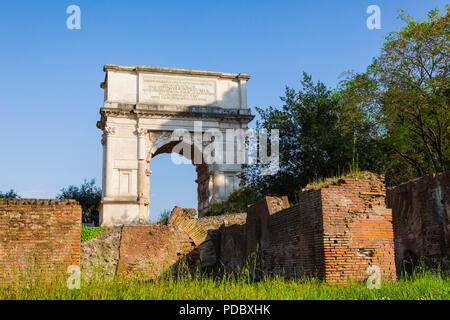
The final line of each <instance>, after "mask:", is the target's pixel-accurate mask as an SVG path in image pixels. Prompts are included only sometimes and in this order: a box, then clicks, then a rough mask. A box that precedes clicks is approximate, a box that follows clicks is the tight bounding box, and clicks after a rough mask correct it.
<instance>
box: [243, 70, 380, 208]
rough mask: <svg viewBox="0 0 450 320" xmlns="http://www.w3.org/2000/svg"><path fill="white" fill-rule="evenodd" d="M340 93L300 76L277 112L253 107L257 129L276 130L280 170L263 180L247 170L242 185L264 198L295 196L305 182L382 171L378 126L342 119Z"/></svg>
mask: <svg viewBox="0 0 450 320" xmlns="http://www.w3.org/2000/svg"><path fill="white" fill-rule="evenodd" d="M341 99H342V97H341V94H340V92H339V91H337V90H335V91H333V90H331V89H329V88H327V87H326V86H325V85H324V84H323V83H322V82H320V81H318V82H317V83H314V82H313V81H312V78H311V76H309V75H307V74H306V73H304V74H303V80H302V81H301V88H300V90H298V91H296V90H294V89H293V88H288V87H287V88H286V91H285V96H284V97H282V98H281V100H282V101H283V106H282V108H280V109H276V108H273V107H268V108H267V109H266V110H263V109H262V108H257V111H258V113H259V114H260V116H261V119H262V122H261V124H260V125H259V124H258V126H260V127H261V128H264V129H267V130H272V129H279V131H280V144H279V145H280V170H279V172H278V173H277V174H276V175H273V176H261V175H260V165H253V166H250V167H248V170H247V172H246V173H245V174H244V176H243V181H244V182H245V184H246V185H247V186H248V187H252V188H254V189H256V190H257V193H258V194H259V195H261V196H264V195H278V196H281V195H288V196H289V198H290V199H291V200H294V201H295V199H296V197H297V193H298V191H299V190H301V188H303V187H304V186H305V185H306V184H308V183H309V182H312V181H314V180H317V179H320V178H323V177H331V176H335V175H339V174H342V173H344V172H346V171H349V170H351V168H352V167H356V164H358V166H359V167H360V168H361V169H363V170H370V171H374V172H381V171H382V168H383V166H382V163H381V161H379V160H380V159H381V151H380V148H379V147H378V145H379V140H378V135H377V128H376V126H375V124H374V123H372V122H371V121H369V120H368V119H366V117H363V116H359V117H356V116H353V117H344V116H343V114H344V111H346V110H345V109H343V108H342V104H341Z"/></svg>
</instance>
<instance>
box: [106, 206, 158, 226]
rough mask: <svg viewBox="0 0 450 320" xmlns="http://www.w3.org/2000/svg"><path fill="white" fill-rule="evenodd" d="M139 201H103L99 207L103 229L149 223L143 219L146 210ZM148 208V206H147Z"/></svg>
mask: <svg viewBox="0 0 450 320" xmlns="http://www.w3.org/2000/svg"><path fill="white" fill-rule="evenodd" d="M141 207H142V204H140V203H139V201H128V200H103V201H102V202H101V204H100V207H99V223H100V226H102V227H108V228H110V227H119V226H123V225H136V224H144V223H148V222H149V219H148V217H147V219H146V220H144V219H143V218H142V212H143V211H144V210H145V209H143V208H141ZM146 207H147V208H148V206H146Z"/></svg>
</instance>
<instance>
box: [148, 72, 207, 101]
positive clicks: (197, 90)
mask: <svg viewBox="0 0 450 320" xmlns="http://www.w3.org/2000/svg"><path fill="white" fill-rule="evenodd" d="M141 86H142V87H141V99H140V101H141V102H147V103H155V104H178V105H180V104H182V105H207V104H211V103H213V102H214V101H215V100H216V82H215V81H214V80H203V79H192V78H187V77H186V78H184V77H162V76H150V75H144V76H143V77H142V81H141Z"/></svg>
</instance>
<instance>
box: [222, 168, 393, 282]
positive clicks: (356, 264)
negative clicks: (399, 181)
mask: <svg viewBox="0 0 450 320" xmlns="http://www.w3.org/2000/svg"><path fill="white" fill-rule="evenodd" d="M274 201H275V202H277V203H279V204H281V205H279V206H276V207H273V206H271V203H273V202H274ZM384 202H385V188H384V184H383V182H382V181H381V180H379V179H378V178H374V177H373V176H371V177H370V178H367V179H356V178H355V179H352V178H348V179H343V180H341V181H339V183H338V185H329V186H328V187H324V188H321V189H319V190H307V191H303V192H301V193H300V195H299V203H298V204H296V205H295V206H292V207H290V208H285V209H283V210H280V209H282V208H283V207H286V205H285V204H286V202H285V200H284V199H282V198H273V197H266V198H265V199H263V200H262V201H260V202H259V203H257V204H255V205H254V206H252V207H250V208H249V210H248V215H247V222H246V224H245V225H244V226H231V227H228V228H223V231H222V238H221V253H220V256H221V260H222V263H224V265H225V266H227V267H228V269H231V270H237V269H239V268H241V267H242V266H243V265H244V264H245V262H246V261H247V259H248V258H249V256H250V255H251V254H252V253H258V258H257V260H256V263H257V269H258V270H260V271H261V272H262V274H268V273H277V274H283V275H285V276H287V277H290V276H301V275H314V276H318V277H319V278H322V279H325V280H326V281H330V282H345V281H346V280H347V279H348V278H350V279H353V280H364V279H366V278H367V277H368V276H369V275H368V274H367V269H368V267H369V266H378V267H379V268H380V271H381V276H382V277H384V278H389V279H395V264H394V242H393V229H392V216H391V211H390V210H389V209H386V206H385V204H384ZM277 210H279V211H278V212H276V211H277ZM262 274H261V275H262Z"/></svg>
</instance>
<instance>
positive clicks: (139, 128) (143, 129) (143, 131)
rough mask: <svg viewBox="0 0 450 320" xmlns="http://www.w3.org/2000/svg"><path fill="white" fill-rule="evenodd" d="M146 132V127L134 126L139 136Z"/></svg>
mask: <svg viewBox="0 0 450 320" xmlns="http://www.w3.org/2000/svg"><path fill="white" fill-rule="evenodd" d="M147 133H148V129H145V128H141V127H137V128H136V134H137V135H138V136H139V137H144V136H145V135H146V134H147Z"/></svg>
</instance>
